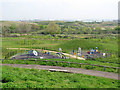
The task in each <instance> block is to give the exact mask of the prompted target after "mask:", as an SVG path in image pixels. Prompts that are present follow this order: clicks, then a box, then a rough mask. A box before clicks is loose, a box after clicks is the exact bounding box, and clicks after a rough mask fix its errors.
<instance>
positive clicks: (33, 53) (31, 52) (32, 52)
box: [27, 50, 39, 56]
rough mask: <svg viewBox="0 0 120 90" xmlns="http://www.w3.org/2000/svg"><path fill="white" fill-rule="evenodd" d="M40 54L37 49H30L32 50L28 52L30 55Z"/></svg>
mask: <svg viewBox="0 0 120 90" xmlns="http://www.w3.org/2000/svg"><path fill="white" fill-rule="evenodd" d="M38 54H39V53H38V52H37V51H35V50H30V51H28V52H27V55H28V56H38Z"/></svg>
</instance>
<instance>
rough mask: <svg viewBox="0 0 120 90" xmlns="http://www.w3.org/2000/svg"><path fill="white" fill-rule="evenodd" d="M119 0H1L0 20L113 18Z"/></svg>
mask: <svg viewBox="0 0 120 90" xmlns="http://www.w3.org/2000/svg"><path fill="white" fill-rule="evenodd" d="M118 2H119V0H0V20H34V19H39V20H105V19H106V20H113V19H118Z"/></svg>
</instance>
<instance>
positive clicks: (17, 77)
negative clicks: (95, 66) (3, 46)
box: [2, 66, 118, 88]
mask: <svg viewBox="0 0 120 90" xmlns="http://www.w3.org/2000/svg"><path fill="white" fill-rule="evenodd" d="M2 88H118V80H113V79H107V78H102V77H96V76H89V75H83V74H72V73H62V72H50V71H45V70H37V69H24V68H13V67H8V66H3V67H2Z"/></svg>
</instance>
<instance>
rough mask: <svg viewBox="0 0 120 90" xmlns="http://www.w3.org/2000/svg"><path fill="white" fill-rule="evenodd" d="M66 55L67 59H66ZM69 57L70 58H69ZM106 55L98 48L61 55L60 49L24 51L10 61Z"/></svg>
mask: <svg viewBox="0 0 120 90" xmlns="http://www.w3.org/2000/svg"><path fill="white" fill-rule="evenodd" d="M66 55H68V57H66ZM69 55H70V56H71V55H72V56H71V57H70V56H69ZM105 56H106V53H102V52H100V51H99V50H98V47H96V48H95V49H93V48H91V49H90V50H89V51H83V50H82V49H81V48H80V47H79V48H78V49H77V50H72V53H71V54H65V53H64V54H63V53H62V49H61V48H59V52H54V51H49V50H41V51H36V50H32V49H31V50H25V51H24V53H22V54H16V55H14V56H13V57H12V59H29V58H36V59H53V58H56V59H66V58H77V57H78V58H83V59H94V58H99V57H105Z"/></svg>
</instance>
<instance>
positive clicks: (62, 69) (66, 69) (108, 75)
mask: <svg viewBox="0 0 120 90" xmlns="http://www.w3.org/2000/svg"><path fill="white" fill-rule="evenodd" d="M2 66H12V67H19V68H29V69H32V68H34V69H40V70H49V71H59V72H67V73H82V74H87V75H92V76H99V77H104V78H111V79H117V80H118V74H117V73H110V72H103V71H95V70H86V69H81V68H70V67H60V66H44V65H30V64H29V65H26V64H2Z"/></svg>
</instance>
